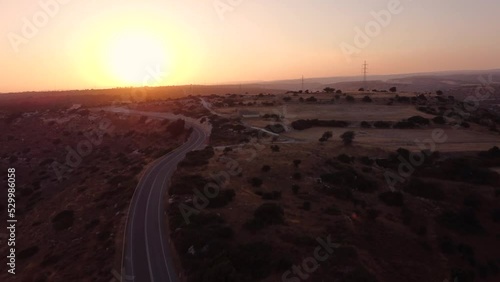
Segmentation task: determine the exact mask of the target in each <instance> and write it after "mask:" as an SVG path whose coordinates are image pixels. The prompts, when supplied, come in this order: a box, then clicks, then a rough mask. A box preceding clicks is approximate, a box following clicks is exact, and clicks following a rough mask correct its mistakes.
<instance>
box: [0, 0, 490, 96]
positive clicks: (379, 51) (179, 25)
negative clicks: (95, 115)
mask: <svg viewBox="0 0 500 282" xmlns="http://www.w3.org/2000/svg"><path fill="white" fill-rule="evenodd" d="M101 2H102V3H101ZM101 2H99V1H73V0H40V1H29V0H17V1H15V2H12V1H7V0H0V8H1V10H2V17H1V18H0V23H1V25H0V34H2V35H3V40H2V41H1V42H0V62H2V68H1V70H0V75H1V77H2V83H1V84H0V92H11V91H31V90H64V89H88V88H112V87H127V86H156V85H180V84H218V83H229V82H245V81H269V80H277V79H289V78H298V77H300V76H302V75H304V76H306V77H328V76H351V75H355V76H357V75H360V74H361V64H362V62H363V61H364V60H367V61H368V62H369V65H370V66H369V72H370V74H395V73H416V72H427V71H444V70H472V69H495V68H500V53H499V52H498V46H500V37H498V36H497V35H498V34H500V18H498V16H497V13H498V11H500V2H498V1H494V0H479V1H474V2H472V1H466V0H454V1H453V0H443V1H430V0H421V1H411V0H374V1H363V0H339V1H324V0H310V1H301V0H287V1H265V0H238V1H236V0H232V1H229V0H204V1H199V0H197V1H195V0H184V1H173V0H162V1H159V0H144V1H138V0H133V1H132V0H131V1H127V2H124V1H118V0H108V1H101ZM436 2H438V3H436Z"/></svg>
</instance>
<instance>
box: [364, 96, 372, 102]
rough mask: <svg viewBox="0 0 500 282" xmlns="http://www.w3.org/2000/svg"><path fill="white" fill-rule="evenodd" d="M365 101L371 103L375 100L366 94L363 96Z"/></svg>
mask: <svg viewBox="0 0 500 282" xmlns="http://www.w3.org/2000/svg"><path fill="white" fill-rule="evenodd" d="M363 102H366V103H371V102H373V100H372V98H370V96H365V97H363Z"/></svg>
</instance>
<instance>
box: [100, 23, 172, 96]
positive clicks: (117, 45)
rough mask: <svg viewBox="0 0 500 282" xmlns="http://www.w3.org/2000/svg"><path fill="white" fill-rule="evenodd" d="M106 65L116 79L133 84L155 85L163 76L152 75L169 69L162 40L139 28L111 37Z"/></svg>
mask: <svg viewBox="0 0 500 282" xmlns="http://www.w3.org/2000/svg"><path fill="white" fill-rule="evenodd" d="M106 57H107V60H108V61H107V65H108V68H109V71H110V72H111V74H112V75H113V76H115V77H116V79H118V80H120V81H121V82H123V83H124V84H126V85H127V84H128V85H133V86H151V85H156V84H158V83H159V82H160V81H158V80H161V79H162V78H163V77H158V76H157V75H155V74H152V72H153V71H155V70H156V71H157V70H160V71H161V73H162V75H165V74H166V73H168V71H169V65H168V63H169V58H168V50H167V47H166V46H164V44H163V42H162V40H160V39H159V38H155V37H154V36H153V35H151V34H148V33H147V32H142V31H125V32H123V33H121V34H118V35H116V36H114V37H113V38H111V39H110V41H109V45H108V46H107V56H106Z"/></svg>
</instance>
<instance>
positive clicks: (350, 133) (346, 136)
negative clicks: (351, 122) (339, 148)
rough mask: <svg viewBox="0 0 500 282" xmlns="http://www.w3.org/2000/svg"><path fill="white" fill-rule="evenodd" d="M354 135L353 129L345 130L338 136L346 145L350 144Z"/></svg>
mask: <svg viewBox="0 0 500 282" xmlns="http://www.w3.org/2000/svg"><path fill="white" fill-rule="evenodd" d="M355 135H356V134H355V133H354V131H346V132H344V133H343V134H342V135H341V136H340V138H342V142H343V143H344V145H346V146H348V145H351V144H352V141H354V136H355Z"/></svg>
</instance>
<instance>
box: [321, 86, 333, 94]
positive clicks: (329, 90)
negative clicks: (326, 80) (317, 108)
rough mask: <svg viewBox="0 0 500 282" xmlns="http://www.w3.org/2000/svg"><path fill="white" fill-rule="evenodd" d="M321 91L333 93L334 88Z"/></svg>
mask: <svg viewBox="0 0 500 282" xmlns="http://www.w3.org/2000/svg"><path fill="white" fill-rule="evenodd" d="M323 91H325V92H326V93H333V92H335V88H331V87H326V88H325V89H323Z"/></svg>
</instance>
